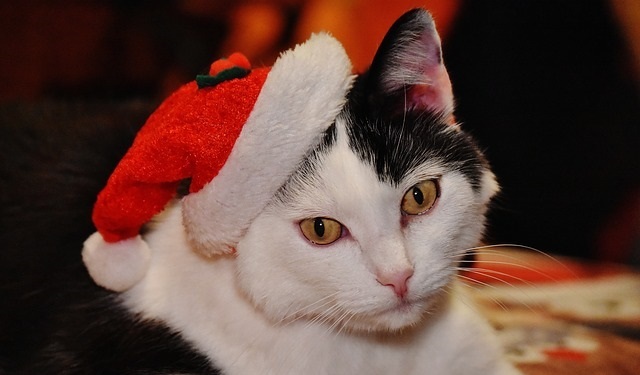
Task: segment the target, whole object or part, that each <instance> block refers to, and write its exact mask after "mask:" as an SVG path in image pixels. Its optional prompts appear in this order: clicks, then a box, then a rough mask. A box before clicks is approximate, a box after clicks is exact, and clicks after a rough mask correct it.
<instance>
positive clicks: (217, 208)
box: [183, 34, 353, 255]
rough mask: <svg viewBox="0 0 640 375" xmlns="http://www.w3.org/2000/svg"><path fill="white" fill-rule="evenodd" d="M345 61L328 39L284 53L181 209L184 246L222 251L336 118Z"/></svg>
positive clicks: (347, 83) (346, 80)
mask: <svg viewBox="0 0 640 375" xmlns="http://www.w3.org/2000/svg"><path fill="white" fill-rule="evenodd" d="M352 79H353V77H352V76H351V62H350V61H349V59H348V57H347V55H346V53H345V51H344V49H343V47H342V45H341V44H340V43H339V42H338V41H337V40H335V39H334V38H333V37H331V36H329V35H327V34H317V35H314V36H312V37H311V38H310V39H309V40H308V41H307V42H306V43H304V44H302V45H299V46H297V47H296V48H295V49H293V50H291V51H287V52H285V53H283V54H282V55H281V56H280V58H279V59H278V60H277V61H276V62H275V64H274V65H273V67H272V70H271V72H270V73H269V75H268V77H267V80H266V82H265V84H264V86H263V88H262V90H261V92H260V95H259V97H258V100H257V102H256V104H255V107H254V109H253V111H252V113H251V115H250V116H249V119H248V120H247V123H246V124H245V126H244V127H243V129H242V132H241V134H240V136H239V138H238V140H237V141H236V144H235V146H234V148H233V150H232V152H231V155H230V156H229V159H228V160H227V162H226V164H225V165H224V167H223V168H222V170H221V171H220V173H219V174H218V175H217V176H216V177H215V178H214V179H213V181H211V182H210V183H208V184H207V185H205V187H204V188H203V189H202V190H201V191H199V192H198V193H196V194H191V195H189V196H188V197H187V198H186V199H185V200H184V204H183V212H184V221H185V225H186V227H187V233H188V237H189V240H190V241H191V242H192V243H193V244H194V246H196V247H197V248H198V249H199V251H201V252H202V253H203V254H206V255H212V254H219V253H228V252H229V251H230V250H231V248H232V247H235V245H236V244H237V243H238V241H239V240H240V238H241V237H242V235H243V234H244V232H245V231H246V229H247V227H248V226H249V224H250V222H251V221H252V220H253V218H255V217H256V216H257V215H258V213H259V212H260V211H262V209H263V208H264V206H265V205H266V204H267V202H268V201H269V199H270V198H271V197H272V196H273V195H274V194H275V192H276V191H277V190H278V189H279V188H280V187H281V186H282V185H283V184H284V182H285V181H286V180H287V178H288V177H289V176H290V175H291V174H292V173H293V172H294V171H295V170H296V168H297V167H298V165H299V164H300V162H301V161H302V159H303V158H304V156H305V155H306V154H307V153H308V152H309V151H310V150H311V149H312V148H313V147H314V145H315V144H317V142H318V141H319V140H320V136H321V135H322V133H323V132H324V131H325V130H326V129H327V128H328V127H329V126H330V125H331V123H332V122H333V121H334V119H335V117H336V116H337V115H338V113H339V112H340V110H341V108H342V106H343V104H344V102H345V96H346V93H347V91H348V90H349V88H350V87H351V83H352Z"/></svg>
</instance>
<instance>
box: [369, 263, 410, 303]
mask: <svg viewBox="0 0 640 375" xmlns="http://www.w3.org/2000/svg"><path fill="white" fill-rule="evenodd" d="M411 276H413V268H403V269H402V270H399V271H398V270H395V271H387V272H378V273H377V277H376V280H378V282H379V283H380V284H382V285H384V286H389V287H391V288H393V291H394V292H395V293H396V295H397V296H398V297H400V298H404V296H405V295H406V294H407V290H408V286H407V282H408V280H409V278H410V277H411Z"/></svg>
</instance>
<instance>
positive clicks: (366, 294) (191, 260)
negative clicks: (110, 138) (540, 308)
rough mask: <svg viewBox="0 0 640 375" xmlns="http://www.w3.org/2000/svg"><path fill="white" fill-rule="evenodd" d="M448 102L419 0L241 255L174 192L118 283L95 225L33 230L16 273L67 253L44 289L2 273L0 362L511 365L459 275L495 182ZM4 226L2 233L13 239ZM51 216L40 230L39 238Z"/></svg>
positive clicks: (473, 368)
mask: <svg viewBox="0 0 640 375" xmlns="http://www.w3.org/2000/svg"><path fill="white" fill-rule="evenodd" d="M412 75H413V76H412ZM415 75H419V76H420V77H422V76H423V75H424V76H425V77H427V78H428V80H427V81H428V82H426V84H427V85H426V87H427V88H425V87H423V86H424V83H425V82H422V78H420V77H418V78H416V77H414V76H415ZM399 82H400V83H399ZM452 108H453V102H452V98H451V88H450V84H449V82H448V77H447V76H446V71H445V70H444V67H443V66H442V63H441V53H440V46H439V40H438V38H437V35H435V31H434V29H433V24H432V22H431V20H430V18H429V17H428V16H426V14H425V13H424V12H423V11H413V12H411V13H409V14H407V15H405V16H404V17H403V18H402V19H401V20H400V21H399V23H398V24H396V26H394V28H392V30H391V31H390V33H389V36H388V37H387V38H386V39H385V41H384V42H383V45H382V47H381V50H380V51H379V53H378V55H377V56H376V58H375V60H374V63H373V65H372V68H371V70H370V71H369V73H367V74H365V75H363V76H361V77H359V78H358V79H357V80H356V81H355V83H354V86H353V88H352V90H351V92H350V93H349V95H348V97H347V101H346V105H345V107H344V109H343V111H342V112H341V114H340V115H339V116H338V117H337V118H336V120H335V123H334V124H333V125H332V126H331V127H330V128H329V129H328V130H327V131H326V133H325V135H324V139H323V140H322V141H321V143H320V144H319V145H318V146H317V147H316V149H315V150H314V151H313V152H311V153H310V154H309V155H308V157H307V158H306V160H305V161H304V162H303V163H302V165H301V166H300V168H299V170H298V171H297V172H296V173H294V175H293V176H291V178H290V179H289V182H287V184H285V186H283V187H282V188H281V189H280V191H279V192H278V194H277V195H276V196H275V197H274V198H273V199H272V201H271V202H270V203H269V204H268V205H267V207H266V208H265V209H264V210H263V211H262V212H261V213H260V214H259V215H258V216H257V217H256V218H255V219H254V220H253V222H252V223H251V225H250V227H249V228H248V230H247V231H246V233H245V234H244V236H243V237H242V239H241V240H240V242H239V243H238V245H237V247H236V252H235V253H234V254H231V255H217V256H213V257H210V258H207V257H204V256H202V255H200V254H199V253H197V252H195V251H193V248H192V246H191V243H190V242H189V240H188V238H187V234H186V233H185V229H184V226H183V215H182V212H181V211H182V202H181V199H176V200H175V201H174V202H173V203H172V204H171V205H170V206H169V207H168V208H167V209H166V210H165V211H164V212H163V213H161V214H160V215H158V216H157V217H156V218H155V219H154V221H153V222H152V223H151V224H150V225H149V228H148V229H147V231H146V232H145V233H144V238H145V241H146V243H148V244H149V247H150V248H151V249H152V250H153V256H152V258H151V261H150V265H149V269H148V272H147V273H146V275H145V276H144V278H143V279H142V280H141V281H140V282H138V283H137V284H136V285H134V286H133V287H132V288H130V289H128V290H126V291H124V292H122V293H119V294H116V293H111V292H108V291H106V290H103V289H101V288H100V287H98V286H96V285H94V284H93V283H92V282H91V280H90V279H89V277H88V275H87V274H86V271H85V270H84V269H83V267H82V264H81V260H80V258H79V251H80V247H81V245H82V244H81V242H82V240H83V239H84V238H85V237H86V236H87V229H86V223H85V224H83V225H79V226H78V229H77V230H73V229H69V231H70V234H69V235H67V236H63V237H62V238H59V237H60V236H57V237H55V238H52V240H51V242H50V243H51V247H52V249H51V250H48V251H44V253H47V254H48V255H47V254H45V255H43V257H42V258H40V257H38V255H37V253H36V252H37V250H38V249H37V247H38V246H36V245H35V244H29V241H23V245H24V246H20V244H18V245H15V246H14V245H11V246H13V247H12V249H13V250H12V251H10V252H9V253H10V254H11V255H12V256H16V257H20V253H21V252H23V256H24V254H25V253H26V254H29V255H28V256H27V257H25V258H22V259H23V261H22V263H21V261H17V260H10V261H7V262H6V264H5V266H6V267H7V269H8V270H10V271H11V272H10V273H9V275H13V276H14V277H19V276H20V275H21V274H22V272H23V271H22V270H21V269H20V267H25V265H27V264H29V261H31V260H32V261H44V262H51V264H55V263H57V266H51V267H48V268H42V269H47V270H48V271H47V272H52V274H51V275H41V276H42V277H43V278H44V279H45V280H46V279H48V278H49V277H51V279H50V280H51V282H50V283H46V282H44V284H42V286H41V287H35V285H38V284H37V283H36V282H35V281H28V282H25V283H24V284H22V283H21V282H17V283H12V282H11V280H8V279H7V280H3V283H4V284H5V285H3V286H2V287H3V290H2V291H3V295H2V298H3V299H4V300H6V301H8V303H9V304H10V305H12V306H14V307H15V311H16V313H11V312H7V311H4V313H3V314H4V315H3V316H2V326H0V374H3V373H17V374H23V373H38V374H46V373H68V374H91V373H95V374H101V373H105V374H116V373H117V374H155V373H160V374H187V373H189V374H217V373H221V374H229V375H233V374H310V375H312V374H389V373H394V374H469V373H472V374H500V375H502V374H504V375H506V374H516V373H517V372H516V371H515V370H514V369H513V368H512V367H511V366H509V365H507V364H506V362H505V361H504V359H503V358H502V356H501V353H500V348H499V345H498V344H497V342H496V340H495V338H494V337H493V334H492V332H491V329H490V328H489V326H488V325H487V324H486V323H485V322H484V321H483V320H482V319H481V318H480V317H479V316H478V315H477V313H476V311H474V309H473V307H471V306H469V305H468V303H469V302H468V301H466V300H465V298H464V296H462V295H460V294H459V293H461V291H460V290H459V288H458V287H456V272H457V266H458V262H459V261H460V259H461V257H463V256H464V254H465V253H466V251H467V250H468V249H469V248H472V247H473V246H475V245H476V244H477V243H478V242H479V241H480V239H481V235H482V231H483V226H484V214H485V211H486V209H487V204H488V202H489V200H490V198H491V196H492V195H493V194H494V193H495V192H496V191H497V185H496V183H495V181H494V178H493V175H492V174H491V172H490V170H489V169H488V165H487V163H486V161H485V160H484V158H483V157H482V154H481V153H480V152H479V151H478V149H477V148H476V146H475V145H474V144H473V141H472V140H471V139H470V138H469V137H468V136H467V135H466V134H464V133H463V132H462V131H461V130H460V128H459V126H458V125H456V124H455V123H454V122H453V121H452V116H451V110H452ZM84 152H87V150H84ZM76 161H77V160H76ZM105 164H109V163H105ZM74 168H78V171H79V172H80V174H82V173H87V175H90V174H91V173H90V169H91V168H92V167H91V166H87V167H80V166H77V165H76V166H74ZM83 168H85V169H83ZM61 177H62V175H60V176H58V177H57V178H54V179H53V180H52V181H55V184H58V186H59V187H61V188H62V187H64V183H62V182H61V181H63V180H62V178H61ZM87 178H88V177H87ZM89 185H91V184H89ZM79 187H82V188H79ZM68 188H69V189H70V192H69V193H70V194H71V195H72V196H73V195H76V196H79V197H81V198H83V199H85V198H86V199H89V198H88V197H87V196H84V195H91V194H92V193H93V194H95V193H97V191H95V188H93V185H91V188H88V187H87V185H86V184H83V183H81V184H75V183H71V184H69V185H68ZM241 188H246V189H247V204H250V198H251V194H250V192H251V186H248V187H241ZM49 198H50V199H54V198H55V197H49ZM31 208H35V207H31ZM82 210H84V211H86V212H84V211H82ZM8 214H9V212H7V213H5V216H6V215H8ZM84 214H86V218H87V220H88V218H89V216H90V212H89V210H88V207H87V205H84V206H82V209H81V210H80V211H79V212H78V213H77V220H81V218H82V217H83V215H84ZM27 216H28V215H27ZM63 216H64V215H63ZM73 217H74V215H71V214H70V215H66V216H64V219H66V220H70V219H71V218H73ZM37 219H38V217H37V216H35V217H30V219H29V220H37ZM40 219H41V218H40ZM29 220H25V225H29ZM9 222H10V221H9V220H7V223H9ZM305 223H311V224H310V226H305V225H306V224H305ZM3 225H4V224H3ZM56 225H60V226H65V227H67V226H73V222H69V223H56ZM331 228H334V229H335V228H337V229H336V231H335V232H331ZM7 229H8V228H5V227H3V228H2V230H3V231H6V233H3V240H5V241H10V240H11V239H15V238H17V237H11V236H13V235H14V234H11V233H10V232H11V231H10V230H9V231H8V230H7ZM314 231H315V232H314ZM16 232H21V233H27V232H25V231H23V230H18V231H16ZM46 232H47V226H46V225H42V226H41V227H39V228H38V231H36V232H35V233H33V236H36V237H39V238H38V241H37V243H39V244H40V245H42V244H46V243H47V240H46V234H47V233H46ZM332 234H335V236H334V237H331V238H328V236H331V235H332ZM27 236H28V235H27ZM27 236H25V235H23V237H25V238H26V237H27ZM325 240H326V241H325ZM60 252H64V254H65V255H64V256H63V257H62V258H63V260H59V259H58V261H57V262H56V260H55V259H56V254H59V253H60ZM74 254H75V255H74ZM47 257H51V259H52V260H48V258H47ZM24 259H30V260H24ZM17 269H18V270H17ZM34 271H35V273H39V272H41V269H39V268H37V267H35V269H34ZM24 272H25V274H28V270H25V271H24ZM36 276H38V275H36ZM25 277H32V275H28V276H25ZM40 282H43V281H42V280H40ZM21 284H22V285H21ZM21 288H22V289H23V290H22V291H20V290H19V289H21ZM29 288H31V290H30V291H25V290H24V289H29ZM28 314H31V317H29V316H28ZM30 318H31V319H33V321H31V320H30ZM22 331H24V333H23V332H22Z"/></svg>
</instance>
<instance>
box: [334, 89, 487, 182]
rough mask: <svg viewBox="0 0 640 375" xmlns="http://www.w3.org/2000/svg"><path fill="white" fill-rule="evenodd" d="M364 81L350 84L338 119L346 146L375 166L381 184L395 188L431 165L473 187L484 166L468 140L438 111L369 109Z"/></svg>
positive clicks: (464, 134) (475, 149)
mask: <svg viewBox="0 0 640 375" xmlns="http://www.w3.org/2000/svg"><path fill="white" fill-rule="evenodd" d="M366 79H367V77H366V76H363V77H360V78H359V79H358V80H357V81H356V83H355V85H354V88H353V90H352V91H351V92H350V94H349V98H348V102H347V104H346V106H345V109H344V112H343V115H344V117H345V118H346V120H347V134H348V135H349V146H350V147H351V149H352V150H353V151H354V152H355V153H356V154H357V155H358V156H359V157H360V158H361V159H362V160H363V161H365V162H367V163H368V164H370V165H372V166H373V167H374V168H375V171H376V173H377V174H378V176H379V179H380V180H381V181H385V182H388V183H392V184H394V185H397V184H399V183H400V182H401V181H402V180H403V179H404V178H405V177H407V176H408V175H409V174H411V173H412V172H413V171H414V170H415V169H416V168H417V167H419V166H420V165H423V164H425V163H427V162H430V161H436V162H438V163H439V164H441V165H443V166H444V167H445V168H447V169H448V170H452V171H459V172H461V173H462V174H463V175H464V176H465V177H466V178H467V180H468V181H469V182H470V183H471V185H472V186H473V187H474V189H477V188H479V186H480V183H481V177H482V172H483V169H484V168H485V167H486V166H487V162H486V160H485V159H484V157H483V156H482V153H481V152H480V150H479V149H478V148H477V146H476V145H475V143H474V141H473V139H472V138H471V137H470V136H468V135H467V134H466V133H464V132H463V131H459V130H458V131H457V130H454V129H452V128H451V126H452V125H450V124H448V123H447V120H446V118H445V116H444V115H443V114H440V113H435V112H430V111H414V110H409V111H407V112H404V113H397V114H396V113H391V114H389V115H387V114H385V113H380V112H379V111H377V110H375V109H372V108H369V105H368V104H367V100H366V95H365V94H366V92H365V90H366V89H365V85H364V84H363V82H364V81H366Z"/></svg>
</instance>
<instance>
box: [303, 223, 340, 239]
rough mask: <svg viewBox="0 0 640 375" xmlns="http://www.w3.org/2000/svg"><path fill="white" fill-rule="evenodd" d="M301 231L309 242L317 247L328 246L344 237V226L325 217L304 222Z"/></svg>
mask: <svg viewBox="0 0 640 375" xmlns="http://www.w3.org/2000/svg"><path fill="white" fill-rule="evenodd" d="M300 230H302V234H303V235H304V236H305V237H306V238H307V240H309V241H310V242H312V243H314V244H316V245H328V244H330V243H333V242H335V241H336V240H338V238H340V237H341V236H342V224H340V223H339V222H337V221H335V220H333V219H328V218H325V217H316V218H313V219H305V220H302V221H301V222H300Z"/></svg>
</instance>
